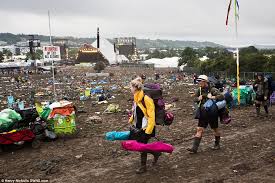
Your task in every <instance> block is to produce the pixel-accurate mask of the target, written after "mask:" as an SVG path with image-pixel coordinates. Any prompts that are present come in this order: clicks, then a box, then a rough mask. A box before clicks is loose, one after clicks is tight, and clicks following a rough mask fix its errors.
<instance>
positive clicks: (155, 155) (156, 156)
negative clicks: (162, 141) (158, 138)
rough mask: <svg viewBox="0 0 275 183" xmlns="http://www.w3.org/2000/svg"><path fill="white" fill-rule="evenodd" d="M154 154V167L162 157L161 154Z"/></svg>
mask: <svg viewBox="0 0 275 183" xmlns="http://www.w3.org/2000/svg"><path fill="white" fill-rule="evenodd" d="M152 154H153V155H154V161H153V163H152V165H153V166H155V165H156V164H157V162H158V159H159V157H160V156H161V152H154V153H152Z"/></svg>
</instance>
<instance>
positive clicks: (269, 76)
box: [265, 75, 274, 96]
mask: <svg viewBox="0 0 275 183" xmlns="http://www.w3.org/2000/svg"><path fill="white" fill-rule="evenodd" d="M265 78H266V79H267V83H268V96H271V94H272V93H273V91H274V90H273V89H274V88H273V87H272V82H273V81H272V75H266V76H265Z"/></svg>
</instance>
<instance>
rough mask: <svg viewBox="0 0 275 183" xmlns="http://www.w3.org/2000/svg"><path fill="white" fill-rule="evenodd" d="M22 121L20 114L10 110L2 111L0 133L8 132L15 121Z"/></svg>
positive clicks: (0, 113) (0, 114)
mask: <svg viewBox="0 0 275 183" xmlns="http://www.w3.org/2000/svg"><path fill="white" fill-rule="evenodd" d="M20 120H22V117H21V116H20V114H18V113H17V112H16V111H14V110H12V109H4V110H3V111H1V112H0V132H8V131H10V130H12V127H13V126H14V125H15V123H16V122H17V121H20Z"/></svg>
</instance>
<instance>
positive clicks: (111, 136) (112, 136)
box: [105, 131, 130, 141]
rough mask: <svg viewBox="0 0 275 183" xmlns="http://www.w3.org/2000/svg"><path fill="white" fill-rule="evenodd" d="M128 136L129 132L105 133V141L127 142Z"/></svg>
mask: <svg viewBox="0 0 275 183" xmlns="http://www.w3.org/2000/svg"><path fill="white" fill-rule="evenodd" d="M129 136H130V131H124V132H116V131H112V132H108V133H106V136H105V139H106V140H109V141H115V140H128V139H129Z"/></svg>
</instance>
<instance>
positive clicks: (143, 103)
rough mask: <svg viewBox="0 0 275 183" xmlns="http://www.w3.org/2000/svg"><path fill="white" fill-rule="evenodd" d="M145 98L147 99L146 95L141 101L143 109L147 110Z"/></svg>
mask: <svg viewBox="0 0 275 183" xmlns="http://www.w3.org/2000/svg"><path fill="white" fill-rule="evenodd" d="M144 97H145V95H144V96H143V98H142V100H141V103H142V105H143V107H144V108H145V109H146V105H145V101H144Z"/></svg>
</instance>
